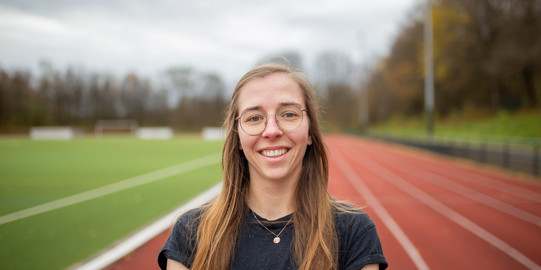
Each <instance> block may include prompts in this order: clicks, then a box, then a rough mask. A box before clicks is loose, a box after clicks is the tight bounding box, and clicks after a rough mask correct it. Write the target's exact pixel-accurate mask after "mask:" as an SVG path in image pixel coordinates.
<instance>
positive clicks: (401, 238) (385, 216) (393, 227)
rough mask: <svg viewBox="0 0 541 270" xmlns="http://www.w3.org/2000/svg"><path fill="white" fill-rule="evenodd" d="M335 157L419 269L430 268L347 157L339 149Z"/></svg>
mask: <svg viewBox="0 0 541 270" xmlns="http://www.w3.org/2000/svg"><path fill="white" fill-rule="evenodd" d="M332 155H333V158H334V159H335V160H336V164H337V166H338V167H339V168H340V170H341V171H342V172H343V173H344V175H345V176H346V178H347V180H348V181H349V182H350V183H351V184H352V185H353V186H354V187H355V189H356V190H357V192H358V193H359V194H360V195H361V196H363V198H364V199H365V200H366V202H367V203H368V205H369V206H370V208H372V209H373V210H374V212H375V213H376V215H377V216H378V217H379V219H381V221H382V222H383V224H385V226H386V227H387V228H388V229H389V231H390V232H391V233H392V234H393V236H394V237H395V238H396V240H398V243H400V245H401V246H402V248H404V250H405V251H406V253H407V254H408V256H409V257H410V259H411V260H412V261H413V263H414V264H415V266H416V267H417V269H421V270H428V269H430V268H429V267H428V265H427V264H426V262H425V260H424V259H423V257H422V256H421V254H420V253H419V250H417V248H416V247H415V246H414V245H413V243H412V242H411V241H410V239H409V238H408V236H406V234H405V233H404V231H402V229H401V228H400V226H398V223H396V221H395V220H394V219H393V218H392V217H391V215H390V214H389V213H388V212H387V210H385V208H384V207H383V206H382V205H381V203H380V202H379V200H378V199H377V198H376V196H374V194H373V193H372V191H370V189H369V188H368V186H367V185H366V184H365V183H364V182H363V180H362V179H361V178H360V177H359V176H358V175H357V173H355V171H354V170H353V169H352V168H351V166H350V165H349V164H348V162H347V161H346V160H345V158H344V157H343V156H342V155H341V154H340V153H338V151H333V152H332Z"/></svg>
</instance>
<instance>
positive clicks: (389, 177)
mask: <svg viewBox="0 0 541 270" xmlns="http://www.w3.org/2000/svg"><path fill="white" fill-rule="evenodd" d="M361 156H362V154H361V155H359V156H356V158H357V159H359V157H361ZM360 159H362V161H359V162H361V164H363V165H364V166H365V167H366V168H367V169H369V170H371V171H372V172H374V173H375V174H377V175H379V176H380V177H381V178H382V179H384V180H385V181H387V182H389V183H391V184H393V185H395V186H396V187H398V188H400V189H402V190H403V191H404V192H406V193H409V194H410V195H411V196H412V197H413V198H415V199H417V200H419V201H420V202H422V203H424V204H425V205H427V206H428V207H430V208H432V209H434V210H435V211H436V212H439V213H440V214H442V215H443V216H445V217H447V218H448V219H450V220H452V221H453V222H455V223H456V224H458V225H460V226H461V227H463V228H464V229H466V230H468V231H470V232H471V233H473V234H475V235H477V236H478V237H479V238H481V239H483V240H485V241H486V242H487V243H489V244H491V245H492V246H494V247H496V248H497V249H499V250H501V251H502V252H504V253H505V254H507V255H508V256H510V257H511V258H513V259H515V260H516V261H518V262H519V263H521V264H522V265H524V266H526V267H527V268H528V269H537V270H541V266H539V265H538V264H536V263H535V262H534V261H532V260H530V259H529V258H528V257H526V256H525V255H524V254H522V253H520V252H519V251H518V250H516V249H515V248H513V247H511V246H510V245H508V244H507V243H505V242H504V241H503V240H501V239H499V238H498V237H496V236H495V235H493V234H491V233H489V232H488V231H486V230H484V229H483V228H481V227H480V226H479V225H477V224H475V223H473V222H472V221H471V220H469V219H467V218H466V217H464V216H462V215H461V214H459V213H458V212H456V211H454V210H453V209H451V208H449V207H447V206H445V205H444V204H443V203H441V202H440V201H438V200H437V199H436V198H434V197H432V196H430V195H428V194H427V193H425V192H423V191H421V190H420V189H418V188H417V187H415V186H414V185H412V184H410V183H408V182H407V181H406V180H404V179H403V178H401V177H400V176H398V175H396V174H394V173H393V172H391V171H389V170H388V169H386V168H385V167H383V166H381V165H379V164H378V163H376V162H375V161H373V160H371V159H369V158H366V157H361V158H360Z"/></svg>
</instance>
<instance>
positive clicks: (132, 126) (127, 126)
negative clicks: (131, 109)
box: [94, 120, 139, 136]
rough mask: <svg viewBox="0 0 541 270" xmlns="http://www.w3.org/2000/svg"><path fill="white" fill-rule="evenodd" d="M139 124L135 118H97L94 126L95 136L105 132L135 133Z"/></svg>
mask: <svg viewBox="0 0 541 270" xmlns="http://www.w3.org/2000/svg"><path fill="white" fill-rule="evenodd" d="M138 127H139V124H138V123H137V121H135V120H98V121H97V122H96V125H95V126H94V133H95V135H96V136H103V135H105V134H131V135H135V132H136V131H137V128H138Z"/></svg>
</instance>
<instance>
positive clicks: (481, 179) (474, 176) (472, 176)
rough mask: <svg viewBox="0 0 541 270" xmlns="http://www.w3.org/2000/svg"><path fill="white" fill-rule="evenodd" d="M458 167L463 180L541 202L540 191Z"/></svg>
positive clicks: (408, 154)
mask: <svg viewBox="0 0 541 270" xmlns="http://www.w3.org/2000/svg"><path fill="white" fill-rule="evenodd" d="M386 152H387V153H388V154H389V156H394V155H395V153H394V152H389V151H388V150H386ZM400 154H402V155H405V156H408V157H411V158H415V159H417V160H418V161H421V162H426V159H427V158H425V157H419V156H417V155H412V154H410V153H402V152H400ZM429 162H432V163H435V164H436V165H437V166H445V165H443V164H441V162H440V161H433V160H429ZM428 168H430V170H434V169H433V168H431V167H430V166H428ZM458 168H459V170H455V171H454V172H453V175H454V176H456V177H458V178H459V179H461V180H463V181H466V182H470V183H473V184H476V185H481V186H485V187H488V188H491V189H495V190H497V191H500V192H506V193H509V194H511V195H514V196H517V197H521V198H523V199H526V200H530V201H533V202H537V203H541V194H540V193H538V192H534V191H531V190H528V189H526V188H523V187H518V186H515V185H512V184H509V183H507V182H505V181H504V180H500V179H493V178H491V177H488V176H486V175H485V174H481V173H475V172H469V171H467V170H466V169H464V168H462V167H458ZM522 183H524V184H528V185H532V186H537V187H538V185H536V184H535V183H530V182H522Z"/></svg>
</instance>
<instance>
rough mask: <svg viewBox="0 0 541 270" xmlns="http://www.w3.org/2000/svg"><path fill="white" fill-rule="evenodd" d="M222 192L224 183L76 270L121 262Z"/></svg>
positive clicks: (87, 269)
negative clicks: (183, 215)
mask: <svg viewBox="0 0 541 270" xmlns="http://www.w3.org/2000/svg"><path fill="white" fill-rule="evenodd" d="M221 190H222V183H221V182H220V183H218V184H216V185H215V186H213V187H212V188H210V189H208V190H207V191H205V192H204V193H202V194H201V195H199V196H197V197H195V198H194V199H192V200H191V201H189V202H187V203H186V204H184V205H182V206H181V207H179V208H177V209H175V210H173V211H172V212H171V213H169V214H167V215H166V216H164V217H163V218H161V219H159V220H158V221H156V222H154V223H153V224H151V225H150V226H148V227H146V228H144V229H142V230H141V231H139V232H138V233H136V234H134V235H133V236H131V237H130V238H128V239H126V240H125V241H123V242H121V243H119V244H118V245H116V246H114V247H112V248H111V249H109V250H107V251H105V252H103V253H102V254H101V255H99V256H97V257H95V258H93V259H91V260H89V261H87V262H85V263H83V264H81V265H78V266H75V267H74V269H77V270H95V269H103V268H105V267H107V266H109V265H111V264H112V263H114V262H116V261H118V260H120V259H121V258H122V257H124V256H126V255H127V254H129V253H131V252H132V251H134V250H135V249H137V248H139V247H140V246H142V245H143V244H145V243H146V242H148V241H150V240H151V239H152V238H154V237H156V236H157V235H158V234H160V233H161V232H164V231H165V230H167V229H168V228H170V227H171V226H172V225H174V224H175V222H176V220H177V218H178V216H179V214H182V213H184V212H186V211H187V210H190V209H192V208H195V207H198V206H201V205H203V204H204V203H206V202H208V201H210V200H211V199H212V198H214V197H216V196H218V194H219V193H220V191H221Z"/></svg>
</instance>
